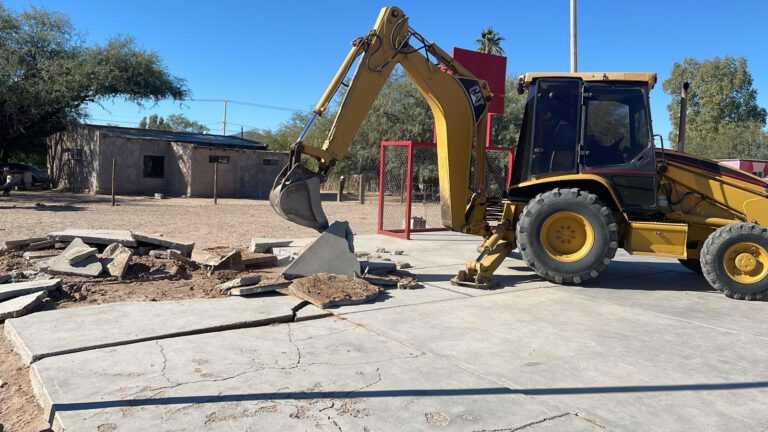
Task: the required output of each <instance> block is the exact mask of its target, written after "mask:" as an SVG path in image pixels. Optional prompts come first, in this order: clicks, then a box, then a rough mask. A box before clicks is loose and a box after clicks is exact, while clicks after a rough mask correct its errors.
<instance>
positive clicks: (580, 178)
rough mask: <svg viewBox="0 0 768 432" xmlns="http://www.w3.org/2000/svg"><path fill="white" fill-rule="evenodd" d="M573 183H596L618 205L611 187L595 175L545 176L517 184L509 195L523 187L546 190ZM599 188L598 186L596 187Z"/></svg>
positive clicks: (603, 179) (617, 198)
mask: <svg viewBox="0 0 768 432" xmlns="http://www.w3.org/2000/svg"><path fill="white" fill-rule="evenodd" d="M574 182H579V183H580V184H584V182H596V183H599V184H600V186H602V187H603V188H604V189H605V190H607V191H608V193H609V194H611V198H613V202H614V203H616V205H617V206H618V204H619V202H620V201H619V197H618V196H617V195H616V193H615V192H614V190H613V186H612V185H611V184H610V182H608V180H606V179H605V178H603V177H600V176H599V175H595V174H563V175H555V176H547V177H533V178H531V179H530V180H527V181H524V182H521V183H518V184H516V185H514V186H512V188H511V189H510V191H511V194H512V195H514V189H518V188H520V189H522V188H525V187H531V186H540V185H544V184H546V185H547V188H553V189H554V188H556V187H566V188H567V187H574V186H573V184H574ZM598 187H599V186H598Z"/></svg>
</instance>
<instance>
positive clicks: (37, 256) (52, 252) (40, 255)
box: [22, 249, 61, 261]
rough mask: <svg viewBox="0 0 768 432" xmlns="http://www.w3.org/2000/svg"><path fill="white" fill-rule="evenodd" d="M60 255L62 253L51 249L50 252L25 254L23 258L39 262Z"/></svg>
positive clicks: (42, 251)
mask: <svg viewBox="0 0 768 432" xmlns="http://www.w3.org/2000/svg"><path fill="white" fill-rule="evenodd" d="M60 253H61V251H57V250H52V249H49V250H41V251H32V252H24V254H22V256H23V257H24V259H25V260H27V261H32V260H39V259H42V258H51V257H55V256H57V255H59V254H60Z"/></svg>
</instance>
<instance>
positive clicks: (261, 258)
mask: <svg viewBox="0 0 768 432" xmlns="http://www.w3.org/2000/svg"><path fill="white" fill-rule="evenodd" d="M241 257H242V260H243V265H244V266H246V267H259V266H261V267H265V266H273V265H275V264H276V263H277V257H276V256H275V255H272V254H267V253H258V252H243V253H241Z"/></svg>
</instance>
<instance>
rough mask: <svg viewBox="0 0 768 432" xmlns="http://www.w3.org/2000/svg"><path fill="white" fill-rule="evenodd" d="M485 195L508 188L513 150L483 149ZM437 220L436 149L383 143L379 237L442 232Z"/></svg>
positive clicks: (422, 144)
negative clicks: (484, 154)
mask: <svg viewBox="0 0 768 432" xmlns="http://www.w3.org/2000/svg"><path fill="white" fill-rule="evenodd" d="M486 150H487V152H486V193H487V194H488V195H489V196H501V195H502V194H503V193H504V191H506V189H507V188H508V187H509V179H510V174H511V170H512V160H513V156H512V155H513V152H512V149H509V148H504V147H487V148H486ZM445 230H447V228H445V227H444V226H443V224H442V219H441V217H440V184H439V181H438V174H437V146H436V145H435V144H434V143H429V142H415V141H382V142H381V147H380V165H379V217H378V232H379V234H386V235H391V236H394V237H399V238H404V239H410V238H411V233H413V232H428V231H445Z"/></svg>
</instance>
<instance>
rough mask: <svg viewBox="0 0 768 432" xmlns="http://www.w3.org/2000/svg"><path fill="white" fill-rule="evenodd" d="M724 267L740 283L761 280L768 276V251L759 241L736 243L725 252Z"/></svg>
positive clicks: (730, 276)
mask: <svg viewBox="0 0 768 432" xmlns="http://www.w3.org/2000/svg"><path fill="white" fill-rule="evenodd" d="M723 268H724V269H725V273H726V274H727V275H728V277H729V278H731V279H733V280H734V281H736V282H738V283H742V284H747V285H748V284H753V283H758V282H761V281H762V280H764V279H765V277H766V276H768V251H766V250H765V248H764V247H762V246H761V245H759V244H757V243H752V242H739V243H736V244H734V245H733V246H731V247H729V248H728V249H727V250H726V251H725V254H723Z"/></svg>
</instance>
